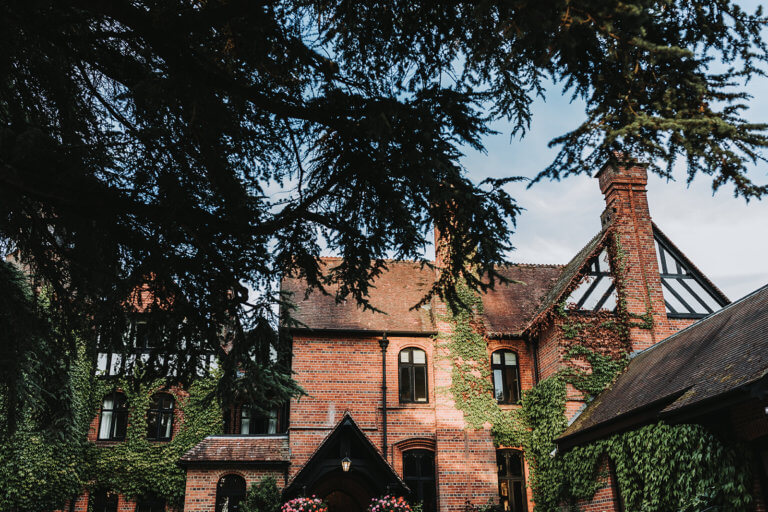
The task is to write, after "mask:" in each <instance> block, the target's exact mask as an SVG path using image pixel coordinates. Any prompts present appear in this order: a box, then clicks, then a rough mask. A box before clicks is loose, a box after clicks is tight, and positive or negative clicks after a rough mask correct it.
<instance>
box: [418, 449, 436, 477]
mask: <svg viewBox="0 0 768 512" xmlns="http://www.w3.org/2000/svg"><path fill="white" fill-rule="evenodd" d="M421 476H423V477H428V478H434V477H435V456H434V454H433V453H431V452H423V454H422V457H421Z"/></svg>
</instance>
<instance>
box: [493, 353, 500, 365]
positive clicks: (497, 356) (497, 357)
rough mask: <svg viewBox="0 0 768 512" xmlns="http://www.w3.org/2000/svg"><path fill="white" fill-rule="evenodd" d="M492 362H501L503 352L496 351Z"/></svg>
mask: <svg viewBox="0 0 768 512" xmlns="http://www.w3.org/2000/svg"><path fill="white" fill-rule="evenodd" d="M491 362H492V363H493V364H501V353H500V352H494V353H493V355H492V356H491Z"/></svg>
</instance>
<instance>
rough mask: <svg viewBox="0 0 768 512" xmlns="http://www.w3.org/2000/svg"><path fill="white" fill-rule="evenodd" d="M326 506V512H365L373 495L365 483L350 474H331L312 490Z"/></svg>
mask: <svg viewBox="0 0 768 512" xmlns="http://www.w3.org/2000/svg"><path fill="white" fill-rule="evenodd" d="M310 494H314V495H316V496H318V497H320V498H322V499H323V501H325V502H326V503H327V504H328V512H365V510H366V509H367V508H368V504H369V503H370V501H371V499H372V498H373V497H374V495H375V493H374V491H373V489H371V488H370V487H369V486H368V485H367V484H366V482H364V481H363V480H362V479H360V478H357V477H355V476H354V475H350V474H343V473H341V474H340V473H333V474H331V475H328V476H327V477H325V478H323V479H322V480H321V481H320V482H318V483H317V484H316V485H315V486H314V487H313V489H312V491H311V493H310Z"/></svg>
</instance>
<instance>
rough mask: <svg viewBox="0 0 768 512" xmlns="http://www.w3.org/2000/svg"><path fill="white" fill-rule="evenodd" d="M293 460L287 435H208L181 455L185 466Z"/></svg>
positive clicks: (270, 462)
mask: <svg viewBox="0 0 768 512" xmlns="http://www.w3.org/2000/svg"><path fill="white" fill-rule="evenodd" d="M289 461H290V456H289V449H288V437H287V436H256V437H250V436H209V437H206V438H205V439H203V440H202V441H200V442H199V443H198V444H197V445H195V446H194V447H193V448H192V449H191V450H189V451H188V452H187V453H185V454H184V455H182V456H181V459H180V460H179V463H180V464H181V465H182V466H196V465H216V464H231V463H235V464H240V465H254V466H258V465H277V464H288V463H289Z"/></svg>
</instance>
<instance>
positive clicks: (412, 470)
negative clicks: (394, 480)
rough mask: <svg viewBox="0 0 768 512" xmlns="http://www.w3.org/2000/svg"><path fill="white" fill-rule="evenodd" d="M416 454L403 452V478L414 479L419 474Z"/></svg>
mask: <svg viewBox="0 0 768 512" xmlns="http://www.w3.org/2000/svg"><path fill="white" fill-rule="evenodd" d="M417 458H418V457H417V454H415V453H413V452H405V453H404V454H403V476H404V477H405V478H411V477H415V476H417V475H418V474H419V464H418V461H417Z"/></svg>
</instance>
